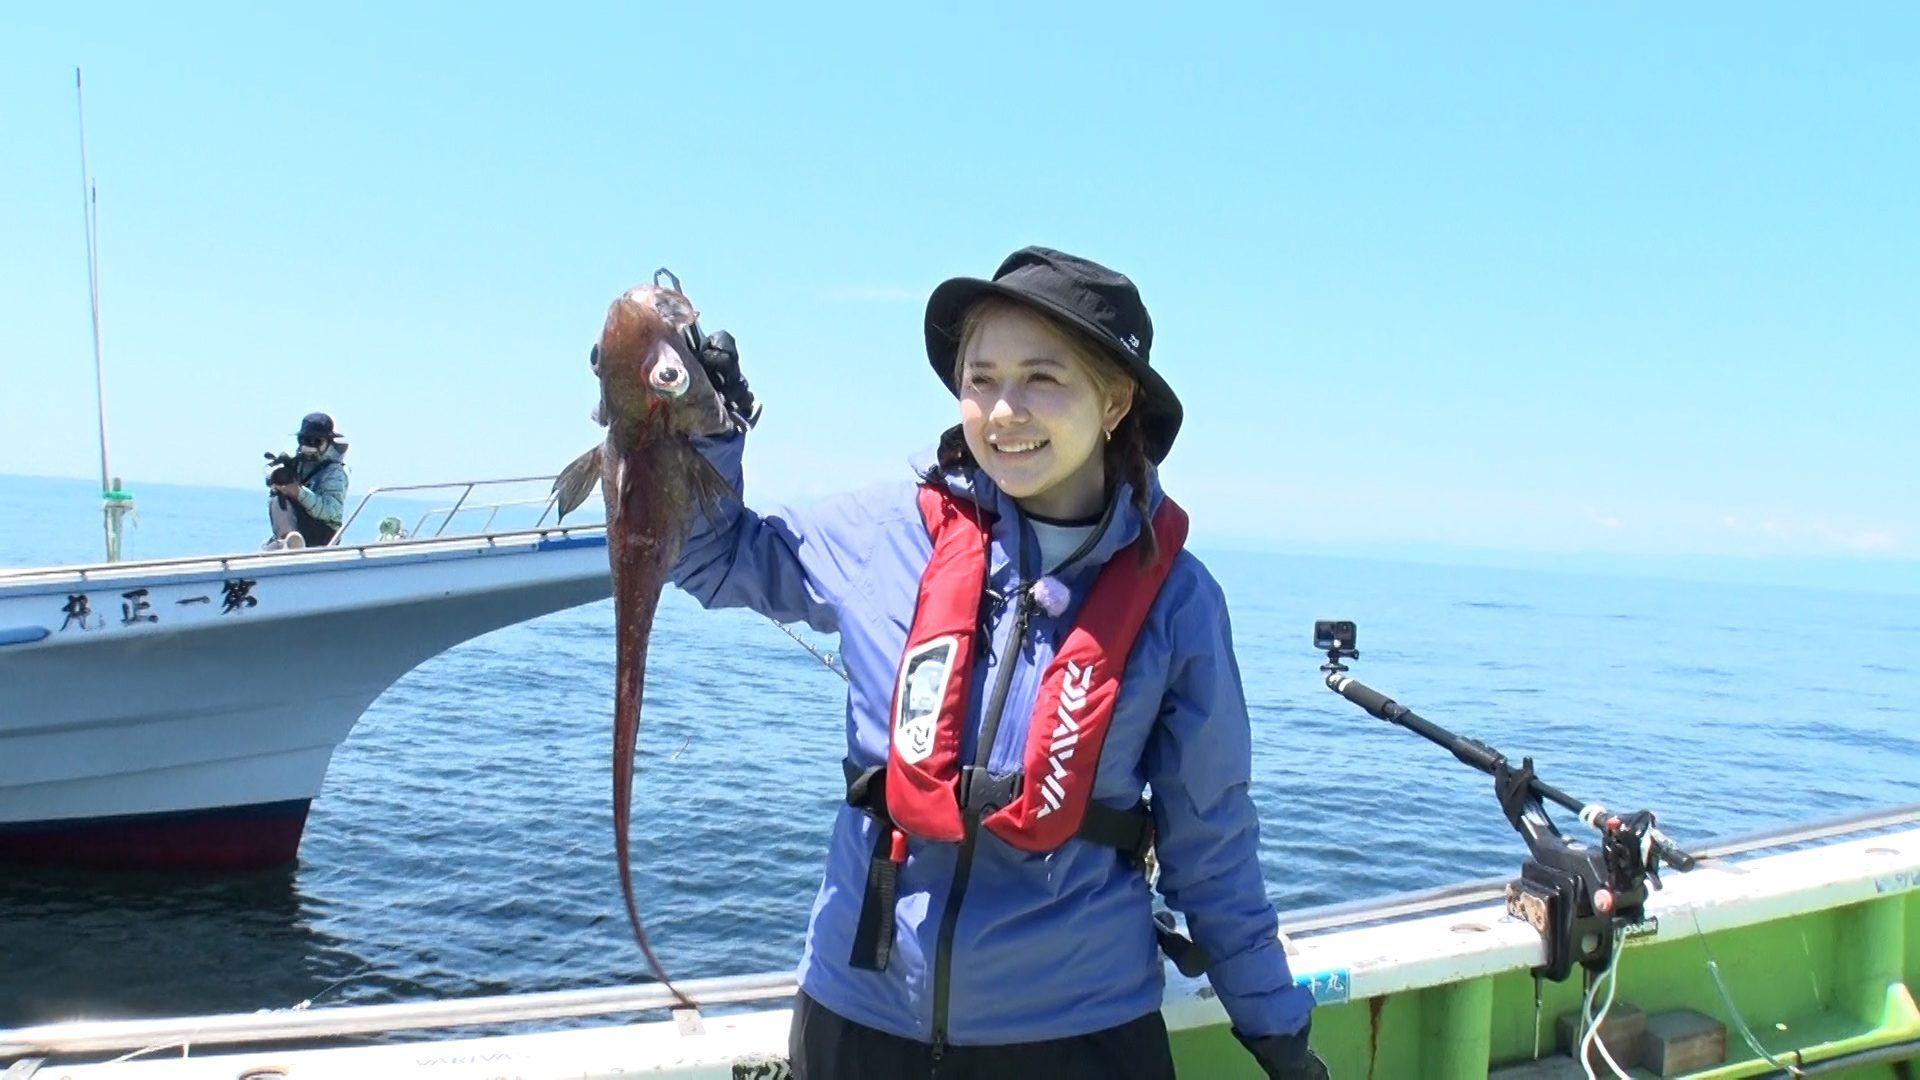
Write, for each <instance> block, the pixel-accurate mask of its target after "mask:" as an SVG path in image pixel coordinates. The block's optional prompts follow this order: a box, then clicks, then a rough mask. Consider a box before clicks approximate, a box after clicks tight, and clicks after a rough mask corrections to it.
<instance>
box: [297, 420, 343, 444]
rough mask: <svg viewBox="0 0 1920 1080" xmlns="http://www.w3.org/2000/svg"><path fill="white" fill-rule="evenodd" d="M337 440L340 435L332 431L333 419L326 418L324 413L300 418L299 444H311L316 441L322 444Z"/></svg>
mask: <svg viewBox="0 0 1920 1080" xmlns="http://www.w3.org/2000/svg"><path fill="white" fill-rule="evenodd" d="M339 438H340V433H339V432H337V431H335V430H333V417H331V416H328V415H327V414H326V413H323V412H311V413H308V414H307V415H305V416H303V417H301V418H300V432H299V439H300V441H301V442H312V441H314V440H315V439H318V440H320V441H321V442H322V443H323V444H324V443H330V442H334V441H335V440H337V439H339Z"/></svg>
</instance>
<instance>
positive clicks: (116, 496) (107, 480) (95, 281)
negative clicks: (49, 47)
mask: <svg viewBox="0 0 1920 1080" xmlns="http://www.w3.org/2000/svg"><path fill="white" fill-rule="evenodd" d="M73 102H74V107H75V109H76V110H77V112H78V114H79V118H80V215H81V219H82V221H83V223H84V224H85V226H86V243H87V303H88V305H89V307H90V308H91V310H92V313H93V396H94V402H95V404H96V405H97V406H98V408H99V412H100V498H101V500H102V505H101V507H100V514H101V527H102V528H103V529H104V530H105V531H106V541H107V561H108V562H119V561H120V536H121V530H122V519H124V518H125V517H126V516H127V515H128V514H130V513H132V512H133V496H132V495H131V494H129V493H128V492H126V491H123V490H121V488H120V478H119V477H117V476H114V475H113V467H112V465H111V464H110V462H109V460H108V458H109V455H108V453H107V373H106V363H105V361H104V360H102V359H101V350H100V192H99V189H98V188H97V187H95V185H94V182H93V173H92V171H91V170H89V169H88V168H87V102H86V95H85V92H84V90H83V89H82V87H81V84H80V69H79V68H74V69H73Z"/></svg>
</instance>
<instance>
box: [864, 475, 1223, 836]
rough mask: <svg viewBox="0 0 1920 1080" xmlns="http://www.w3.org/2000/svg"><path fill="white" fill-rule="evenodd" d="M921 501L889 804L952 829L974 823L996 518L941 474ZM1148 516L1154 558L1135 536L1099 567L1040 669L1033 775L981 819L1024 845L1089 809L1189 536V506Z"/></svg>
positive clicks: (919, 823)
mask: <svg viewBox="0 0 1920 1080" xmlns="http://www.w3.org/2000/svg"><path fill="white" fill-rule="evenodd" d="M919 503H920V514H921V517H922V518H923V519H924V520H925V522H926V526H927V533H928V535H929V536H930V537H931V538H932V540H933V556H932V558H931V559H930V560H929V561H928V563H927V569H926V572H925V573H923V574H922V575H921V576H920V593H919V603H918V606H917V607H916V608H915V610H914V617H913V626H912V628H911V629H910V630H909V632H908V634H907V648H906V651H905V653H904V654H903V655H902V657H901V661H900V671H899V676H898V678H897V680H896V682H895V685H894V693H893V712H892V725H893V726H892V734H891V738H890V746H889V749H888V754H887V780H886V804H887V814H888V816H889V817H890V818H891V819H892V821H893V823H894V825H895V826H896V827H897V828H900V829H902V830H905V831H906V832H907V833H908V834H910V835H912V836H915V837H918V838H920V839H923V840H935V841H944V842H948V843H955V842H958V841H959V840H961V839H962V837H963V836H964V835H965V823H964V820H963V816H962V814H963V811H962V800H961V791H960V786H961V779H960V778H961V774H962V769H961V767H960V736H961V731H962V729H963V725H964V724H965V723H966V719H967V713H968V704H969V702H968V697H969V695H970V691H971V689H972V686H973V679H972V674H973V663H974V658H975V652H976V645H977V642H978V640H979V632H978V631H979V624H980V615H979V612H980V597H981V596H982V595H983V594H984V592H985V590H986V583H987V553H988V547H989V543H990V539H991V531H990V528H991V520H992V519H991V518H990V517H988V516H987V515H985V514H984V513H983V512H982V511H981V510H980V509H979V508H978V507H976V506H974V505H973V504H971V503H969V502H966V501H965V500H962V499H957V498H955V497H954V496H953V495H952V494H951V493H949V492H947V491H946V490H945V489H944V488H941V487H939V486H936V485H932V484H928V485H924V486H922V487H921V489H920V498H919ZM1151 527H1152V529H1153V531H1154V536H1155V537H1156V538H1157V540H1158V542H1159V552H1158V557H1157V558H1156V559H1155V560H1154V561H1153V562H1152V563H1150V564H1147V565H1145V566H1142V565H1141V563H1140V555H1139V550H1138V545H1139V543H1140V541H1137V540H1136V541H1135V542H1134V543H1133V544H1130V545H1128V546H1127V548H1126V549H1125V550H1123V551H1120V552H1117V553H1115V554H1114V555H1113V556H1112V557H1111V558H1110V559H1108V560H1107V563H1106V565H1105V566H1103V567H1102V568H1101V570H1100V573H1099V576H1098V577H1096V578H1095V579H1094V583H1093V587H1092V589H1091V590H1090V591H1089V592H1088V594H1087V598H1086V602H1085V603H1083V604H1082V605H1081V607H1080V613H1079V615H1078V617H1077V618H1076V619H1075V621H1074V625H1073V628H1072V629H1071V630H1070V631H1068V633H1067V634H1066V636H1065V639H1064V640H1063V641H1062V643H1061V645H1060V648H1059V650H1058V651H1057V652H1056V653H1055V654H1054V657H1053V661H1052V662H1051V663H1050V664H1048V665H1047V669H1046V672H1045V673H1044V675H1043V676H1042V679H1041V684H1040V692H1039V695H1038V697H1037V698H1036V699H1035V701H1034V706H1033V715H1032V717H1031V719H1029V721H1028V725H1027V742H1026V750H1025V753H1024V754H1023V755H1022V765H1023V770H1024V774H1025V782H1024V783H1022V784H1021V785H1020V788H1019V793H1018V794H1017V795H1016V796H1015V797H1014V798H1013V800H1012V801H1011V802H1009V803H1007V804H1006V805H1004V806H1001V807H999V808H998V809H995V810H993V811H992V812H991V813H989V814H987V816H986V817H985V818H984V819H983V821H982V824H984V825H985V826H986V828H988V829H990V830H992V832H993V833H994V835H996V836H998V837H999V838H1000V839H1002V840H1004V841H1006V842H1007V843H1008V844H1011V845H1012V846H1014V847H1016V848H1019V849H1021V850H1023V851H1029V852H1036V853H1038V852H1047V851H1052V850H1054V849H1056V848H1058V847H1059V846H1060V845H1062V844H1064V843H1066V842H1067V841H1068V840H1069V839H1072V838H1073V837H1074V835H1075V834H1076V833H1078V832H1079V831H1080V827H1081V823H1082V821H1083V820H1084V819H1085V817H1086V814H1087V804H1088V802H1089V801H1090V800H1091V798H1092V796H1093V782H1094V773H1095V771H1096V767H1097V766H1098V764H1099V761H1100V750H1101V747H1102V746H1103V745H1105V742H1106V737H1107V729H1108V727H1109V725H1110V724H1111V722H1112V720H1113V709H1114V703H1115V702H1116V701H1117V700H1118V698H1119V696H1120V680H1121V678H1122V677H1123V676H1124V674H1125V669H1126V663H1127V656H1128V654H1129V653H1131V652H1132V651H1133V643H1134V639H1135V638H1137V637H1138V636H1139V634H1140V628H1141V627H1142V626H1143V625H1144V624H1145V623H1146V619H1147V612H1148V611H1149V610H1150V609H1151V608H1152V607H1153V601H1154V598H1155V597H1156V596H1158V595H1159V593H1160V586H1161V585H1162V584H1163V583H1165V581H1166V579H1167V574H1168V573H1169V572H1170V571H1171V570H1172V568H1173V562H1174V559H1175V557H1176V556H1178V555H1179V554H1180V549H1181V546H1182V545H1183V544H1184V543H1185V542H1186V538H1187V515H1186V513H1185V512H1184V511H1182V510H1181V509H1180V508H1179V507H1178V506H1177V505H1175V504H1174V502H1173V500H1171V499H1162V500H1161V503H1160V508H1159V510H1158V511H1156V512H1155V514H1154V516H1153V521H1152V523H1151ZM1005 662H1007V663H1013V662H1016V661H1014V660H1013V659H1011V658H1009V659H1008V660H1006V661H1005Z"/></svg>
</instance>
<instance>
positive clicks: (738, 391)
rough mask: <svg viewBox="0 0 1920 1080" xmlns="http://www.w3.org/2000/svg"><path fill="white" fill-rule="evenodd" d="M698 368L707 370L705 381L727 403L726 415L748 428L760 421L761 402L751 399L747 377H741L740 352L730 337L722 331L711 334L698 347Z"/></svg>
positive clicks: (751, 394)
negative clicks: (727, 413) (731, 415)
mask: <svg viewBox="0 0 1920 1080" xmlns="http://www.w3.org/2000/svg"><path fill="white" fill-rule="evenodd" d="M700 366H702V367H704V368H706V369H707V378H708V379H709V380H711V381H712V383H713V388H714V389H715V390H717V391H719V393H720V399H721V400H722V401H725V402H726V403H727V411H728V412H731V413H732V414H733V415H734V416H735V417H736V418H738V419H739V421H740V422H741V423H742V424H744V425H745V426H747V427H752V426H753V425H755V424H757V423H759V422H760V403H759V402H757V401H755V400H753V391H752V390H749V389H747V379H746V376H744V375H742V374H740V350H739V348H738V347H737V346H735V345H734V343H733V335H732V334H729V333H727V332H726V331H725V330H721V331H717V332H716V333H714V334H712V335H710V336H709V337H708V338H707V339H706V341H705V342H704V343H703V344H702V345H701V346H700Z"/></svg>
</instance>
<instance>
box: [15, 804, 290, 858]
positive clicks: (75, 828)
mask: <svg viewBox="0 0 1920 1080" xmlns="http://www.w3.org/2000/svg"><path fill="white" fill-rule="evenodd" d="M311 802H312V800H310V799H289V800H287V801H285V802H273V803H257V804H255V805H252V806H223V807H219V808H216V809H211V810H185V811H176V812H172V813H163V814H126V815H121V816H117V817H100V818H74V819H69V820H65V821H26V822H10V823H6V824H0V862H5V863H12V864H15V865H27V866H86V867H94V868H98V869H116V870H120V869H125V870H134V869H138V870H259V869H263V868H266V867H270V866H281V865H284V864H286V863H290V862H292V861H293V858H294V855H295V854H296V853H297V852H298V851H299V850H300V834H301V832H302V830H304V829H305V828H306V824H307V807H308V805H309V804H310V803H311Z"/></svg>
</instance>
